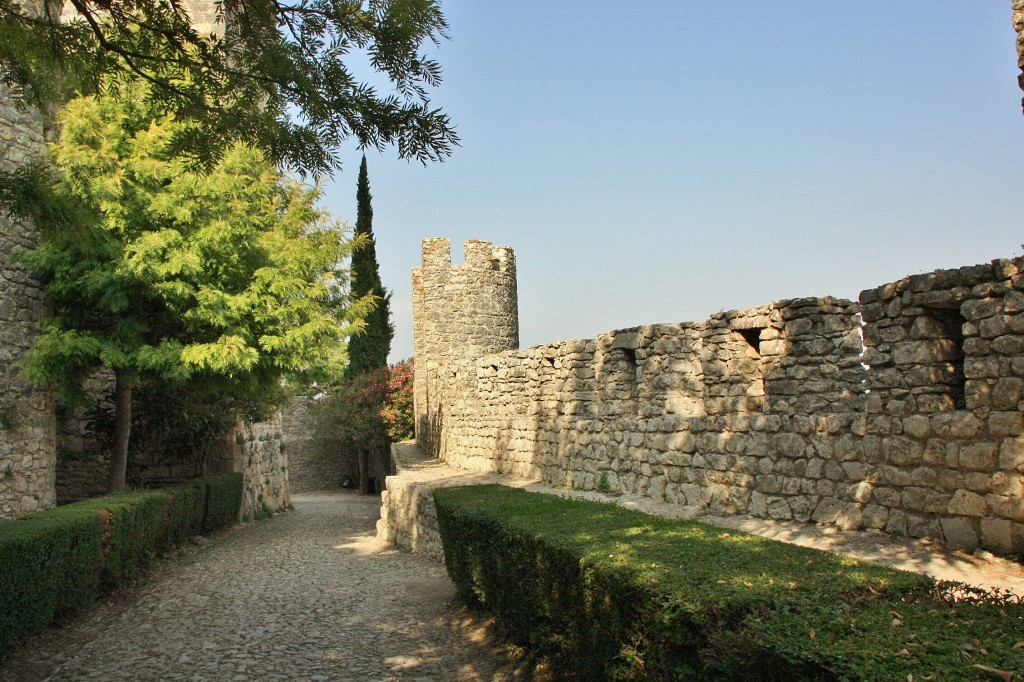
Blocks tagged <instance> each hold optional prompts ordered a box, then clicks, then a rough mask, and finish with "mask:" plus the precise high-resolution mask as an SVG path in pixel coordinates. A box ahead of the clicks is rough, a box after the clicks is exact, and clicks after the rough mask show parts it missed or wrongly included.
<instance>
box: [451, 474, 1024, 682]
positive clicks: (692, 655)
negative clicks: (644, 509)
mask: <svg viewBox="0 0 1024 682" xmlns="http://www.w3.org/2000/svg"><path fill="white" fill-rule="evenodd" d="M434 498H435V501H436V503H437V515H438V523H439V525H440V531H441V538H442V541H443V543H444V552H445V563H446V565H447V569H448V574H449V576H450V577H451V578H452V580H453V581H454V582H455V584H456V587H457V589H458V592H459V595H460V597H461V598H462V599H463V600H464V601H465V602H466V603H468V604H470V605H473V606H476V607H478V608H480V609H482V610H484V611H486V612H488V613H490V614H492V615H493V616H494V617H495V621H496V622H497V623H498V625H499V626H500V627H501V628H502V629H503V630H504V631H505V634H506V635H507V636H508V637H509V638H510V639H511V640H512V641H513V642H514V643H515V644H518V645H520V646H524V647H526V648H527V649H528V650H529V651H531V652H533V653H534V654H535V655H537V656H538V657H539V659H540V660H543V661H544V663H545V667H546V668H548V669H549V670H550V671H551V672H552V674H553V676H554V679H602V680H603V679H613V680H614V679H621V680H800V679H813V680H909V679H913V680H929V679H931V680H982V679H993V678H992V676H991V675H992V673H991V672H988V673H986V672H985V671H984V670H982V669H981V668H979V667H976V666H985V667H988V668H992V669H995V670H1001V671H1016V672H1017V673H1018V674H1020V673H1021V672H1024V604H1021V602H1020V599H1019V598H1013V597H1008V596H1006V595H1003V596H998V595H996V596H992V595H985V594H984V593H981V592H980V591H977V590H972V589H971V588H967V587H965V586H963V585H958V584H951V583H942V584H938V583H935V582H934V581H932V580H931V579H929V578H927V577H924V576H920V575H916V574H912V573H907V572H903V571H899V570H895V569H891V568H887V567H884V566H881V565H880V564H874V563H871V562H862V561H857V560H855V559H851V558H849V557H843V556H838V555H834V554H830V553H827V552H821V551H818V550H813V549H807V548H803V547H797V546H794V545H788V544H785V543H781V542H776V541H772V540H768V539H765V538H761V537H757V536H751V535H746V534H743V533H738V532H727V531H724V530H722V529H721V528H716V527H713V526H708V525H705V524H700V523H696V522H692V521H683V520H679V519H664V518H659V517H654V516H649V515H646V514H640V513H637V512H632V511H629V510H626V509H622V508H620V507H616V506H614V505H608V504H600V503H596V502H585V501H578V500H567V499H562V498H558V497H554V496H551V495H541V494H535V493H527V492H524V491H521V490H515V489H511V488H506V487H503V486H469V487H464V488H448V489H440V490H437V491H436V492H435V494H434ZM954 597H956V599H954Z"/></svg>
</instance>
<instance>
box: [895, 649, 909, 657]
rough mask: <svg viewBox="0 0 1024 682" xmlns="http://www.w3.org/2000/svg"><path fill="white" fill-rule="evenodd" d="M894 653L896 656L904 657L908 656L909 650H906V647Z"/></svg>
mask: <svg viewBox="0 0 1024 682" xmlns="http://www.w3.org/2000/svg"><path fill="white" fill-rule="evenodd" d="M896 655H897V656H903V657H904V658H906V657H909V656H910V652H909V651H907V650H906V649H904V650H903V651H901V652H899V653H898V654H896Z"/></svg>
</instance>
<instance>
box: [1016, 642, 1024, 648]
mask: <svg viewBox="0 0 1024 682" xmlns="http://www.w3.org/2000/svg"><path fill="white" fill-rule="evenodd" d="M1013 648H1014V649H1024V642H1017V643H1016V644H1014V645H1013Z"/></svg>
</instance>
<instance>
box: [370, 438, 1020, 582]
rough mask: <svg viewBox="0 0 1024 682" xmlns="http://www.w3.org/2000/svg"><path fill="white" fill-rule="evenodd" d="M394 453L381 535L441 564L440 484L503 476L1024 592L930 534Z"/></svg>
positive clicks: (1004, 563) (990, 564)
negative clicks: (768, 513)
mask: <svg viewBox="0 0 1024 682" xmlns="http://www.w3.org/2000/svg"><path fill="white" fill-rule="evenodd" d="M391 452H392V457H393V458H394V460H395V463H396V466H397V469H398V475H397V476H389V477H388V492H387V493H385V496H384V499H383V507H384V509H383V519H382V521H381V523H380V524H378V530H379V532H380V535H381V536H382V537H384V538H387V539H388V540H389V541H391V542H393V543H394V544H396V545H398V546H400V547H405V548H406V549H411V550H413V551H415V552H418V553H421V554H423V555H425V556H427V557H430V558H432V559H433V560H434V561H436V562H439V563H440V562H442V561H443V556H444V554H443V551H442V549H441V542H440V538H439V537H438V534H437V519H436V513H435V511H434V505H433V490H434V489H436V488H440V487H447V486H456V485H476V484H483V483H500V484H502V485H509V486H514V487H517V488H524V489H526V490H530V491H532V492H539V493H547V494H552V495H562V496H565V497H577V498H585V499H590V500H598V501H603V502H608V503H610V504H618V505H620V506H623V507H626V508H628V509H634V510H637V511H642V512H646V513H648V514H657V515H660V516H669V517H679V518H687V519H696V520H698V521H703V522H705V523H710V524H712V525H716V526H720V527H722V528H725V529H730V530H739V531H743V532H746V533H752V534H755V535H762V536H764V537H767V538H772V539H774V540H780V541H782V542H789V543H792V544H796V545H802V546H804V547H814V548H816V549H822V550H826V551H829V552H835V553H837V554H846V555H849V556H853V557H856V558H858V559H867V560H869V561H877V562H879V563H882V564H885V565H887V566H893V567H895V568H899V569H902V570H905V571H914V572H916V573H924V574H927V575H930V576H932V577H933V578H936V579H939V580H954V581H958V582H963V583H967V584H969V585H974V586H977V587H981V588H983V589H987V590H991V589H993V588H995V589H998V590H1002V591H1008V592H1013V593H1014V594H1018V595H1024V566H1022V565H1021V564H1019V563H1017V562H1014V561H1010V560H1007V559H1002V558H1000V557H997V556H994V555H992V554H991V553H989V552H983V551H979V552H975V553H968V552H962V551H958V552H954V551H950V550H948V549H946V548H944V547H941V546H939V545H938V543H935V542H932V541H930V540H928V539H919V540H914V539H910V538H897V537H893V536H890V535H886V534H885V533H881V532H878V531H842V530H839V529H837V528H835V527H834V526H823V525H817V524H813V523H799V522H795V521H774V520H772V519H763V518H757V517H753V516H746V515H735V516H717V515H714V514H709V513H708V512H707V510H706V509H704V508H698V507H687V506H684V505H678V504H667V503H664V502H656V501H654V500H652V499H651V498H649V497H642V496H639V495H603V494H601V493H598V492H596V491H592V490H591V491H580V490H569V489H565V488H553V487H551V486H548V485H545V484H543V483H539V482H537V481H530V480H526V479H522V478H517V477H515V476H510V475H504V474H494V473H483V472H473V471H466V470H464V469H458V468H454V467H451V466H448V465H447V464H445V463H444V462H442V461H439V460H436V459H431V458H429V457H426V456H425V455H424V454H423V453H422V451H421V450H420V449H419V448H418V447H417V446H416V444H415V443H412V442H408V443H397V444H395V445H394V446H392V450H391Z"/></svg>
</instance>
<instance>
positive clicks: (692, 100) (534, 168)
mask: <svg viewBox="0 0 1024 682" xmlns="http://www.w3.org/2000/svg"><path fill="white" fill-rule="evenodd" d="M444 10H445V15H446V16H447V18H448V20H449V22H450V24H451V36H452V40H450V41H447V42H444V43H442V44H441V45H440V47H438V48H434V47H431V48H430V49H429V51H428V52H429V54H430V55H431V56H433V57H434V58H436V59H437V60H438V61H439V62H440V63H441V64H442V66H443V68H444V74H445V81H444V83H443V84H442V85H441V87H440V88H439V89H437V90H436V91H435V92H434V96H433V102H434V103H435V104H437V105H440V106H442V107H444V108H445V110H446V111H448V112H449V113H450V115H451V116H452V118H453V119H454V121H455V122H456V124H457V126H458V132H459V134H460V135H461V137H462V147H461V148H458V149H457V150H456V151H455V154H454V155H453V156H452V158H451V159H449V160H448V161H446V162H445V163H443V164H435V165H432V166H428V167H425V168H424V167H422V166H420V165H419V164H418V163H415V162H413V163H409V162H405V161H400V160H398V159H397V154H396V153H395V152H394V151H393V150H389V151H388V152H386V153H385V154H377V153H376V152H371V153H370V154H369V155H368V157H367V160H368V164H369V174H370V185H371V189H372V193H373V198H374V201H373V208H374V231H375V234H376V238H377V255H378V259H379V261H380V264H381V277H382V279H383V280H384V285H385V286H386V287H387V288H388V289H390V290H391V291H392V292H393V300H392V313H393V317H394V322H395V327H396V335H395V340H394V344H393V350H392V359H398V358H401V357H407V356H410V355H412V322H411V303H410V296H411V295H410V270H411V269H412V268H413V267H415V266H417V265H418V264H419V257H420V239H421V238H423V237H448V238H450V239H451V240H452V242H453V249H452V250H453V255H454V256H455V260H456V261H457V262H458V261H461V251H462V247H461V244H462V242H463V241H464V240H466V239H469V238H478V239H487V240H491V241H493V242H495V243H497V244H507V245H509V246H511V247H513V248H514V249H515V251H516V254H517V258H518V266H519V310H520V330H521V338H522V345H523V346H529V345H533V344H537V343H546V342H551V341H557V340H562V339H570V338H589V337H592V336H594V335H596V334H598V333H601V332H604V331H608V330H611V329H617V328H622V327H629V326H635V325H638V324H648V323H653V322H682V321H686V320H702V319H705V318H706V317H707V316H708V315H709V314H710V313H713V312H716V311H718V310H729V309H734V308H745V307H750V306H755V305H760V304H764V303H769V302H771V301H774V300H778V299H781V298H794V297H800V296H826V295H831V296H839V297H844V298H856V297H857V295H858V293H859V292H860V290H862V289H866V288H869V287H872V286H876V285H878V284H882V283H885V282H889V281H892V280H895V279H898V278H899V277H902V276H904V275H908V274H914V273H918V272H925V271H929V270H933V269H935V268H947V267H956V266H959V265H968V264H975V263H981V262H986V261H989V260H991V259H993V258H999V257H1009V256H1013V255H1019V254H1020V253H1021V243H1022V242H1024V229H1022V227H1024V224H1022V222H1024V221H1022V208H1024V207H1022V204H1024V202H1022V198H1024V193H1022V192H1021V179H1022V177H1024V116H1022V115H1021V108H1020V99H1021V92H1020V90H1019V89H1018V87H1017V82H1016V77H1017V73H1018V71H1017V68H1016V52H1015V49H1014V33H1013V28H1012V25H1011V20H1010V2H1009V0H980V1H979V0H932V1H929V2H924V1H923V0H859V1H858V2H853V3H834V2H822V1H821V0H778V2H773V3H762V4H761V5H757V4H754V5H752V4H751V3H746V2H744V3H741V2H729V1H726V0H716V1H714V2H708V1H707V0H653V1H652V2H647V3H622V2H611V1H605V0H592V1H591V2H587V3H576V2H551V1H550V0H546V1H544V2H541V1H538V0H517V1H516V2H501V3H494V2H480V1H479V0H446V1H445V2H444ZM343 160H344V163H345V167H344V170H343V172H341V173H339V174H338V175H337V176H336V178H335V179H334V180H333V182H332V183H331V184H330V185H328V186H327V188H326V196H327V201H326V205H327V206H328V208H330V209H331V210H332V211H333V212H334V213H335V214H336V215H338V216H339V217H343V218H347V219H348V220H349V221H350V222H353V223H354V220H355V185H356V171H357V170H358V162H359V152H358V151H357V150H356V149H355V148H354V147H353V148H350V149H349V150H347V152H346V153H345V155H344V159H343Z"/></svg>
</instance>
